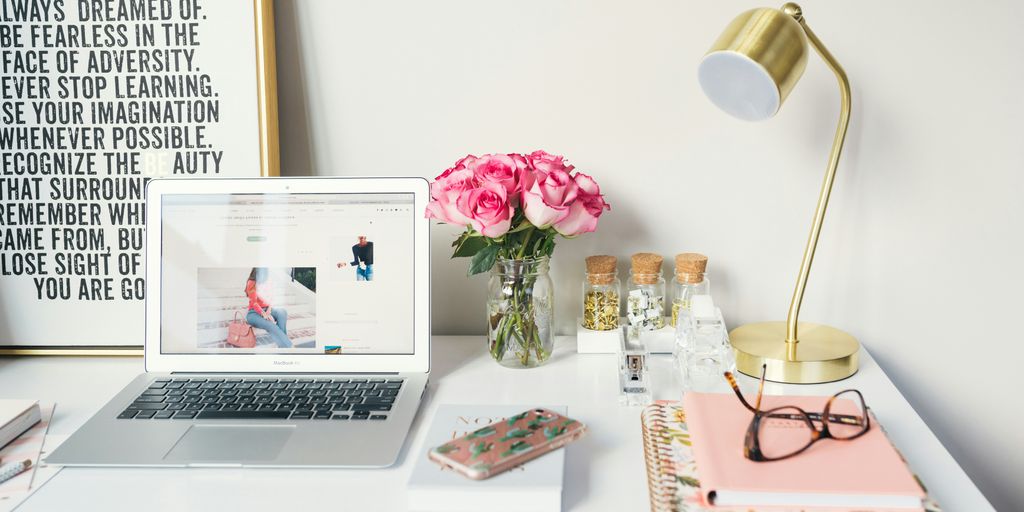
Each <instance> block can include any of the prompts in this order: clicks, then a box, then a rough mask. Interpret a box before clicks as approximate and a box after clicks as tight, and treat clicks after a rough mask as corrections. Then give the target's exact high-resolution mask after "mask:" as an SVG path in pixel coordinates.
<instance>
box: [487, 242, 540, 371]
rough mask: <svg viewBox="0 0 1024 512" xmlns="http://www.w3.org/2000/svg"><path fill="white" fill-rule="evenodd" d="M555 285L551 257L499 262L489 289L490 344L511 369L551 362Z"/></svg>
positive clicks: (498, 356)
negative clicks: (551, 272)
mask: <svg viewBox="0 0 1024 512" xmlns="http://www.w3.org/2000/svg"><path fill="white" fill-rule="evenodd" d="M553 313H554V286H553V285H552V283H551V277H550V276H549V275H548V258H547V257H542V258H537V259H521V260H518V259H516V260H506V259H499V260H498V261H497V262H496V263H495V264H494V268H493V269H491V278H490V281H489V282H488V286H487V343H488V349H489V352H490V353H491V357H493V358H494V360H495V361H497V362H498V364H500V365H502V366H507V367H510V368H532V367H534V366H540V365H542V364H544V363H545V362H547V360H548V358H550V357H551V350H552V348H554V325H553V323H554V322H553V318H552V317H553Z"/></svg>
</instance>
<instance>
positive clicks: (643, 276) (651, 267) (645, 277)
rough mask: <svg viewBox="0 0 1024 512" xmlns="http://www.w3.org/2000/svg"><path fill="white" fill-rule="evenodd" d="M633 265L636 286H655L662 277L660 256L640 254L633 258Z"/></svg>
mask: <svg viewBox="0 0 1024 512" xmlns="http://www.w3.org/2000/svg"><path fill="white" fill-rule="evenodd" d="M631 260H632V263H633V282H634V283H636V284H655V283H657V282H658V278H660V277H661V262H662V261H664V258H662V257H661V256H660V255H658V254H654V253H652V252H638V253H636V254H634V255H633V257H632V258H631Z"/></svg>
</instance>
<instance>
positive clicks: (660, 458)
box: [640, 400, 941, 512]
mask: <svg viewBox="0 0 1024 512" xmlns="http://www.w3.org/2000/svg"><path fill="white" fill-rule="evenodd" d="M640 420H641V429H642V430H643V445H644V460H645V463H646V466H647V486H648V490H649V493H650V503H651V510H652V512H740V509H735V510H734V509H731V508H727V507H717V506H710V505H708V504H707V503H706V502H704V501H703V499H702V498H701V491H700V478H699V473H698V471H697V465H696V463H695V462H694V455H693V445H692V443H693V442H699V440H693V439H691V436H690V430H689V428H688V427H687V425H686V414H685V412H684V411H683V406H682V404H681V403H680V402H674V401H667V400H662V401H658V402H655V403H653V404H651V405H649V406H647V407H646V408H645V409H644V411H643V413H642V414H641V417H640ZM922 487H923V486H922ZM741 510H742V512H782V511H788V510H810V509H806V508H799V509H790V508H788V507H774V506H773V507H758V508H751V507H743V508H742V509H741ZM819 510H829V511H837V510H841V509H836V508H832V509H828V508H825V509H819ZM924 510H925V512H941V509H940V508H939V507H938V505H937V504H935V502H934V501H932V500H930V499H929V500H926V502H925V506H924Z"/></svg>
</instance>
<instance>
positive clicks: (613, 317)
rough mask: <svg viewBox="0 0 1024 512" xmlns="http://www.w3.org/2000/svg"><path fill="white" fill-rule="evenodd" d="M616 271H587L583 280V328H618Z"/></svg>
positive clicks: (618, 285) (617, 281) (592, 329)
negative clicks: (600, 272)
mask: <svg viewBox="0 0 1024 512" xmlns="http://www.w3.org/2000/svg"><path fill="white" fill-rule="evenodd" d="M621 285H622V283H621V282H620V281H619V274H618V272H612V273H608V274H595V273H590V272H588V273H587V276H586V278H585V279H584V280H583V328H584V329H589V330H591V331H611V330H615V329H618V328H619V289H620V287H621Z"/></svg>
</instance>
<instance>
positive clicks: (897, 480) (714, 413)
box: [683, 393, 926, 511]
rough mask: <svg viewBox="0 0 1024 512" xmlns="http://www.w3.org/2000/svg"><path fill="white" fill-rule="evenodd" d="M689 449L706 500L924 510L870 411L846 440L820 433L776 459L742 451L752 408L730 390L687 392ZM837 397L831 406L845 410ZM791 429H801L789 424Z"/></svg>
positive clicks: (819, 404)
mask: <svg viewBox="0 0 1024 512" xmlns="http://www.w3.org/2000/svg"><path fill="white" fill-rule="evenodd" d="M827 401H828V397H806V396H765V397H763V399H762V401H761V407H762V410H765V409H770V408H773V407H778V406H782V405H795V406H797V407H800V408H802V409H804V410H805V411H808V412H821V410H822V408H824V406H825V403H826V402H827ZM683 407H684V409H685V410H686V421H687V424H688V425H689V429H690V435H691V436H692V437H691V440H692V442H693V454H694V459H695V462H696V464H697V468H698V471H699V473H700V488H701V493H702V495H703V498H704V500H705V502H706V503H710V504H713V505H715V506H723V507H726V506H728V507H735V506H779V507H813V508H825V509H827V508H830V507H835V508H837V509H843V510H901V511H905V510H923V509H924V505H923V503H924V499H925V497H926V496H925V492H924V490H923V489H922V488H921V485H920V484H918V482H917V480H916V479H915V478H914V475H913V474H912V473H911V472H910V470H909V468H908V467H907V465H906V463H905V462H904V461H903V458H902V457H900V454H899V453H898V452H897V451H896V449H895V448H893V446H892V444H891V443H890V442H889V439H888V438H887V437H886V435H885V432H884V431H883V430H882V428H881V427H880V426H879V425H878V423H877V421H875V418H874V417H873V416H872V419H871V430H870V431H868V433H866V434H864V435H863V436H861V437H859V438H857V439H855V440H852V441H835V440H822V441H819V442H817V443H815V444H814V445H813V446H811V447H810V448H809V449H807V450H806V451H804V452H803V453H801V454H799V455H797V456H795V457H791V458H789V459H785V460H781V461H775V462H753V461H751V460H748V459H747V458H745V457H744V456H743V437H744V434H745V433H746V430H747V426H748V425H749V424H750V419H751V418H752V417H753V413H751V412H750V411H748V410H747V409H746V408H745V407H743V405H742V404H741V403H740V402H739V400H737V399H736V396H735V395H733V394H714V393H687V394H686V395H684V397H683ZM855 410H856V408H855V407H854V405H853V404H852V403H851V402H848V401H843V402H840V401H837V402H836V403H835V404H834V405H833V406H832V411H833V412H835V413H840V414H842V413H851V412H854V411H855ZM793 435H796V436H801V435H806V434H804V433H801V432H797V431H794V432H793Z"/></svg>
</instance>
